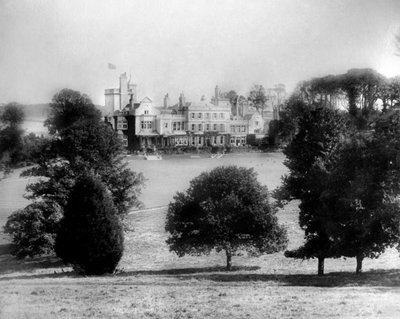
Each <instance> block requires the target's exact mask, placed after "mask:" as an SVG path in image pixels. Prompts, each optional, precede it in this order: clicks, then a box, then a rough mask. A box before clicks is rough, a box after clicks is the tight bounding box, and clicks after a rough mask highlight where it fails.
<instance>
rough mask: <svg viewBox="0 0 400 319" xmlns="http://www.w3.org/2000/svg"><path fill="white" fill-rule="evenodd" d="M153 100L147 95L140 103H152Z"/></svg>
mask: <svg viewBox="0 0 400 319" xmlns="http://www.w3.org/2000/svg"><path fill="white" fill-rule="evenodd" d="M152 102H153V101H152V100H151V99H150V98H149V97H147V96H146V97H145V98H144V99H143V100H141V101H140V103H152Z"/></svg>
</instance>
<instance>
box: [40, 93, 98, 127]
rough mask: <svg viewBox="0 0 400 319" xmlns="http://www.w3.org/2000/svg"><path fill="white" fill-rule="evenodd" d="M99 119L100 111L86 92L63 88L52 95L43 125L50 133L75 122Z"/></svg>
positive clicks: (96, 120)
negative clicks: (47, 114) (48, 111)
mask: <svg viewBox="0 0 400 319" xmlns="http://www.w3.org/2000/svg"><path fill="white" fill-rule="evenodd" d="M100 119H101V112H100V111H99V110H98V109H97V108H96V107H95V106H94V104H93V102H92V100H91V99H90V98H89V97H88V96H87V95H86V94H81V93H80V92H78V91H74V90H70V89H63V90H61V91H60V92H58V93H56V94H55V95H54V97H53V99H52V102H51V103H50V114H49V117H48V118H47V120H46V121H45V125H46V126H47V127H48V129H49V132H50V134H54V133H56V132H60V131H62V130H64V129H66V128H68V127H69V126H71V125H73V124H76V123H77V122H81V121H83V122H90V121H93V122H99V121H100Z"/></svg>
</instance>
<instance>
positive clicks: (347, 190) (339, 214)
mask: <svg viewBox="0 0 400 319" xmlns="http://www.w3.org/2000/svg"><path fill="white" fill-rule="evenodd" d="M337 153H338V154H337V156H335V163H334V167H333V169H332V170H331V172H330V174H329V175H328V176H327V178H326V180H325V181H326V182H325V184H324V185H323V186H322V187H321V188H322V189H323V191H322V194H321V197H320V198H319V201H318V203H319V205H321V207H322V209H323V210H324V211H325V222H326V223H327V224H329V225H330V227H329V237H330V238H331V239H332V241H333V246H334V250H335V254H336V255H337V256H345V257H355V258H356V260H357V267H356V273H359V272H361V270H362V261H363V259H364V258H365V257H370V258H377V257H379V255H380V254H381V253H382V252H384V250H385V249H386V247H388V246H393V245H395V244H396V243H397V242H398V235H399V234H398V229H399V224H398V216H397V215H398V212H396V213H395V212H394V210H393V209H392V208H393V205H392V204H389V202H388V201H387V199H386V198H385V197H386V191H387V190H389V189H388V188H387V187H386V186H385V184H386V181H387V178H388V174H387V173H388V168H389V163H390V162H389V161H388V158H387V156H386V154H385V153H384V152H382V148H381V141H378V140H376V139H374V138H373V137H371V136H365V135H364V134H357V135H355V136H352V137H351V138H349V139H348V140H347V141H346V142H345V143H343V146H342V147H341V148H340V149H339V150H338V152H337Z"/></svg>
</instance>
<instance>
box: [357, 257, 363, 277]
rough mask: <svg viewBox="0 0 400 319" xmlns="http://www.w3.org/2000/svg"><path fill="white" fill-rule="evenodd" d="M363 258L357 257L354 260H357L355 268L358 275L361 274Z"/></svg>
mask: <svg viewBox="0 0 400 319" xmlns="http://www.w3.org/2000/svg"><path fill="white" fill-rule="evenodd" d="M363 259H364V256H363V255H357V256H356V260H357V268H356V274H360V273H361V272H362V262H363Z"/></svg>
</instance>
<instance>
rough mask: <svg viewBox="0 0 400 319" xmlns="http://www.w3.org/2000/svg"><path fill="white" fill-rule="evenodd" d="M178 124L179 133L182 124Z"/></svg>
mask: <svg viewBox="0 0 400 319" xmlns="http://www.w3.org/2000/svg"><path fill="white" fill-rule="evenodd" d="M177 124H178V131H180V130H181V122H177Z"/></svg>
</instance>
